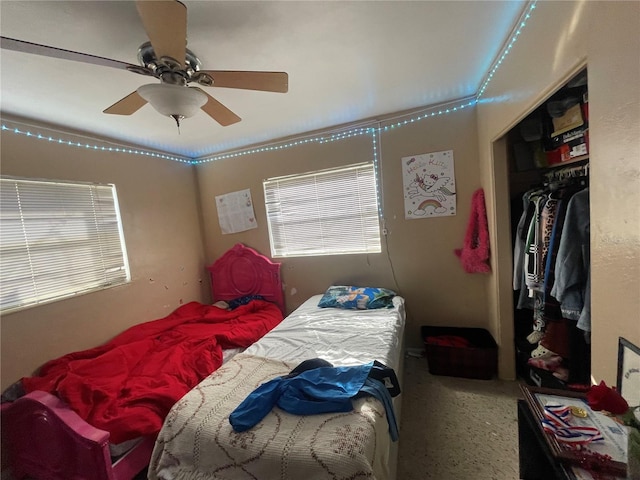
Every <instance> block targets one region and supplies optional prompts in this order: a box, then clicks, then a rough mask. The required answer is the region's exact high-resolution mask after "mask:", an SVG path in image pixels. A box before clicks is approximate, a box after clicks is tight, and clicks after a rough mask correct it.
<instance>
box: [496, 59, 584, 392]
mask: <svg viewBox="0 0 640 480" xmlns="http://www.w3.org/2000/svg"><path fill="white" fill-rule="evenodd" d="M507 142H508V146H509V154H508V162H509V190H510V200H511V234H512V248H513V259H514V261H513V304H514V322H515V324H514V332H515V335H514V337H515V338H514V341H515V351H516V373H517V375H518V376H519V377H520V378H522V379H523V380H525V381H526V382H527V383H529V384H532V385H537V386H543V387H550V388H560V389H577V390H580V389H586V388H587V387H588V385H589V384H590V377H591V372H590V366H591V354H590V352H591V349H590V331H591V323H590V262H589V250H590V248H589V229H590V215H589V96H588V89H587V70H586V69H584V70H583V71H581V72H579V73H578V74H577V75H576V76H575V77H573V78H572V79H571V80H569V81H568V82H567V83H566V84H565V85H564V86H563V87H562V88H560V89H559V90H558V91H556V92H555V93H554V94H553V95H551V96H550V97H549V98H548V99H547V100H546V101H545V102H543V103H542V104H541V105H540V106H539V107H538V108H536V109H535V110H534V111H533V112H532V113H531V114H530V115H528V116H527V117H526V118H525V119H524V120H522V121H521V122H520V123H519V124H518V125H517V126H516V127H514V128H513V129H512V130H511V131H510V132H509V133H508V135H507Z"/></svg>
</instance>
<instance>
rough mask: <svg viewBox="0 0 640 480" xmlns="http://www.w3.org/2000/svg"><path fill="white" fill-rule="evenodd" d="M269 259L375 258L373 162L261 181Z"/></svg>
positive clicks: (377, 243)
mask: <svg viewBox="0 0 640 480" xmlns="http://www.w3.org/2000/svg"><path fill="white" fill-rule="evenodd" d="M263 187H264V198H265V204H266V210H267V223H268V225H269V237H270V241H271V254H272V256H273V257H298V256H313V255H340V254H350V253H379V252H380V251H381V247H380V222H379V218H378V195H377V187H376V176H375V170H374V167H373V164H372V163H366V164H358V165H352V166H349V167H343V168H337V169H331V170H322V171H318V172H311V173H305V174H301V175H293V176H287V177H280V178H271V179H268V180H265V181H264V182H263Z"/></svg>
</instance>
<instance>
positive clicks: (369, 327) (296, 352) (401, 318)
mask: <svg viewBox="0 0 640 480" xmlns="http://www.w3.org/2000/svg"><path fill="white" fill-rule="evenodd" d="M320 298H322V295H315V296H313V297H311V298H309V299H308V300H307V301H306V302H304V303H303V304H302V305H300V306H299V307H298V308H297V309H296V310H295V311H294V312H293V313H291V314H290V315H289V316H288V317H287V318H285V319H284V320H283V321H282V322H281V323H280V324H279V325H278V326H277V327H275V328H274V329H273V330H271V331H270V332H269V333H267V334H266V335H265V336H264V337H262V338H261V339H260V340H259V341H258V342H256V343H254V344H253V345H252V346H250V347H249V348H247V349H246V350H245V352H244V353H246V354H248V355H257V356H261V357H267V358H272V359H277V360H283V361H286V362H301V361H303V360H307V359H310V358H322V359H324V360H327V361H329V362H331V363H332V364H333V365H334V366H340V365H360V364H363V363H368V362H371V361H373V360H378V361H379V362H381V363H384V364H385V365H387V366H388V367H391V368H393V369H394V370H396V372H398V369H399V368H400V366H401V365H400V361H401V358H402V357H401V355H402V338H403V335H404V324H405V318H406V316H405V308H404V299H403V298H402V297H399V296H396V297H394V298H393V308H381V309H374V310H344V309H340V308H319V307H318V302H319V301H320Z"/></svg>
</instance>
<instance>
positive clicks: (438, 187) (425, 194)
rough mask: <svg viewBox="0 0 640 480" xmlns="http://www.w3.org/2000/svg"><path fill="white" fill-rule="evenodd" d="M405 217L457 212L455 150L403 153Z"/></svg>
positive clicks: (443, 214) (434, 215)
mask: <svg viewBox="0 0 640 480" xmlns="http://www.w3.org/2000/svg"><path fill="white" fill-rule="evenodd" d="M402 180H403V185H404V218H406V219H415V218H429V217H444V216H450V215H455V214H456V179H455V173H454V168H453V150H447V151H444V152H433V153H425V154H422V155H412V156H410V157H402Z"/></svg>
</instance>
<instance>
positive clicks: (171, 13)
mask: <svg viewBox="0 0 640 480" xmlns="http://www.w3.org/2000/svg"><path fill="white" fill-rule="evenodd" d="M136 7H137V9H138V14H139V15H140V19H141V20H142V24H143V25H144V30H145V31H146V32H147V36H148V37H149V41H150V42H151V45H152V46H153V51H154V52H155V54H156V58H158V59H160V57H171V58H173V59H174V60H177V61H178V62H180V65H184V62H185V54H186V49H187V7H186V6H185V5H184V4H183V3H180V2H178V1H177V0H138V1H137V2H136Z"/></svg>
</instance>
